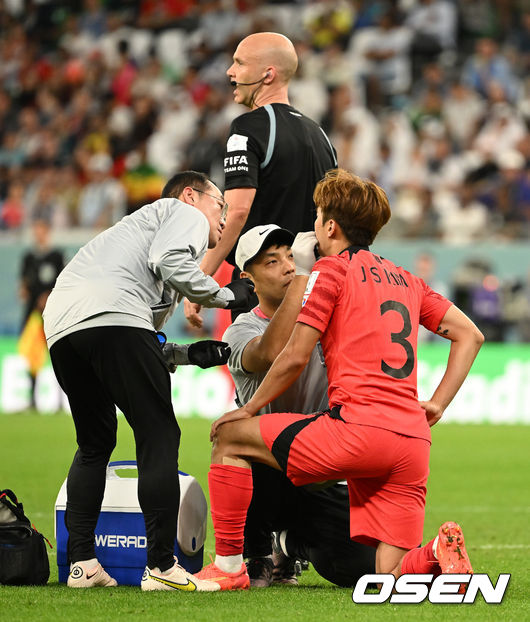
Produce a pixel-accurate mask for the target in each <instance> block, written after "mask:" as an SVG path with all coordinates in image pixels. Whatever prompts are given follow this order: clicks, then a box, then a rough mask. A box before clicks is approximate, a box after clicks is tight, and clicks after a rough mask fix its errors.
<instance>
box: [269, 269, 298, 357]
mask: <svg viewBox="0 0 530 622" xmlns="http://www.w3.org/2000/svg"><path fill="white" fill-rule="evenodd" d="M307 280H308V277H306V276H295V278H294V279H293V281H292V282H291V284H290V285H289V288H288V290H287V293H286V294H285V298H284V299H283V301H282V303H281V305H280V306H279V307H278V309H277V311H276V313H275V314H274V315H273V317H272V319H271V321H270V322H269V325H268V326H267V330H266V331H265V332H264V333H263V336H262V338H261V341H260V345H259V352H260V356H261V358H262V360H264V361H265V362H266V363H268V364H269V365H271V364H272V363H273V362H274V360H275V359H276V357H277V356H278V355H279V354H280V352H281V351H282V350H283V348H284V347H285V345H286V344H287V342H288V341H289V337H290V336H291V334H292V332H293V329H294V325H295V324H296V319H297V317H298V314H299V313H300V309H301V308H302V296H303V295H304V291H305V288H306V286H307Z"/></svg>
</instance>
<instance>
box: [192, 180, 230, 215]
mask: <svg viewBox="0 0 530 622" xmlns="http://www.w3.org/2000/svg"><path fill="white" fill-rule="evenodd" d="M191 189H192V190H195V192H200V193H201V194H205V195H207V196H209V197H212V199H215V200H216V201H217V203H219V205H220V206H221V219H222V220H226V213H227V212H228V203H225V202H224V199H223V198H222V197H216V196H215V194H210V193H209V192H204V190H199V189H198V188H193V187H192V188H191Z"/></svg>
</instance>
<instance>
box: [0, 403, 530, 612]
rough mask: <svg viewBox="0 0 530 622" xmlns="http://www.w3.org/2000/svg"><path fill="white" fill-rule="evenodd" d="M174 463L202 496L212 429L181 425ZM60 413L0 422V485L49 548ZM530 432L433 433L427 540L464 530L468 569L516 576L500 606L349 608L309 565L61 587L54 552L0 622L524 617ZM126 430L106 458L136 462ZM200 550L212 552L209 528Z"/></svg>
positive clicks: (1, 598)
mask: <svg viewBox="0 0 530 622" xmlns="http://www.w3.org/2000/svg"><path fill="white" fill-rule="evenodd" d="M180 424H181V427H182V446H181V460H180V465H181V468H182V470H184V471H187V472H189V473H191V474H193V475H194V476H195V477H196V478H197V479H198V480H199V482H200V483H201V485H202V486H203V489H204V490H205V492H206V493H207V484H206V481H207V480H206V474H207V470H208V462H209V443H208V429H209V423H208V422H207V421H204V420H200V419H181V420H180ZM74 439H75V436H74V428H73V424H72V422H71V419H70V417H68V416H66V415H54V416H39V415H35V414H32V413H26V414H20V415H5V416H4V415H0V489H1V488H12V489H13V490H14V491H15V492H16V493H17V495H18V496H19V498H20V499H21V500H22V501H23V503H24V506H25V509H26V512H27V514H28V515H29V517H30V518H31V519H32V521H33V522H34V523H35V525H36V526H37V528H38V529H39V530H40V531H42V532H43V533H44V534H45V535H46V536H47V537H48V538H49V539H50V540H51V541H52V543H53V544H54V545H55V541H54V539H53V510H54V502H55V497H56V495H57V492H58V490H59V487H60V485H61V483H62V481H63V480H64V478H65V476H66V473H67V470H68V467H69V464H70V461H71V459H72V456H73V453H74V447H75V440H74ZM529 441H530V427H524V426H513V427H508V426H505V427H500V426H498V427H494V426H462V425H445V426H443V425H439V426H437V427H436V428H435V429H434V430H433V448H432V455H431V474H430V479H429V486H428V497H427V516H426V521H425V530H424V533H425V537H426V538H429V537H432V535H431V534H435V532H436V529H437V527H438V525H440V523H442V522H443V521H445V520H457V521H458V522H460V523H461V524H462V525H463V528H464V532H465V534H466V543H467V548H468V552H469V554H470V557H471V561H472V563H473V565H474V568H475V571H477V572H487V573H488V574H489V575H490V577H492V578H493V579H494V580H496V579H497V576H498V574H499V573H501V572H509V573H511V574H512V578H511V582H510V585H509V587H508V590H507V592H506V595H505V598H504V602H503V603H502V604H500V605H486V604H485V603H484V601H483V599H482V597H481V596H480V595H479V596H478V598H477V602H476V603H475V604H473V605H431V604H430V603H424V604H422V605H390V604H384V605H354V604H353V603H352V600H351V590H349V589H340V588H336V587H334V586H332V585H330V584H329V583H327V582H326V581H325V580H324V579H321V578H320V577H319V576H318V575H317V574H316V573H315V571H314V570H313V569H310V570H309V571H307V572H304V574H303V576H302V578H301V581H300V583H301V585H300V587H299V588H292V587H291V588H289V587H274V588H270V589H267V590H250V591H249V592H240V593H217V594H199V593H177V594H174V593H161V592H154V593H146V594H144V593H142V592H141V591H140V589H139V588H133V587H125V586H122V587H118V588H116V589H108V590H103V589H99V590H68V589H67V588H66V587H65V586H64V585H61V584H59V583H58V582H57V566H56V558H55V550H53V551H51V552H50V566H51V577H50V581H49V584H48V585H47V586H46V587H38V588H37V587H24V588H23V587H5V586H4V587H0V605H1V608H2V612H3V616H2V618H4V619H6V620H10V622H15V621H19V620H21V621H22V620H23V621H24V622H27V621H32V620H36V621H37V620H38V621H50V622H51V621H55V620H75V621H76V622H84V621H85V620H86V621H88V620H90V621H91V622H94V621H95V620H109V621H114V620H116V621H119V620H124V621H125V620H127V621H128V622H129V621H130V620H141V621H144V620H145V621H148V620H149V621H150V620H153V621H157V622H160V621H164V620H176V619H178V620H182V621H184V620H186V621H188V620H189V621H194V622H195V621H202V620H204V621H207V622H224V621H227V622H228V621H229V622H237V621H239V620H241V621H245V622H246V621H248V620H253V619H256V618H257V619H260V620H263V621H265V620H274V621H278V620H289V621H295V620H303V621H306V620H319V621H320V620H322V621H334V620H337V621H339V620H345V619H351V620H356V621H357V620H361V621H362V620H370V621H376V622H377V621H379V620H400V621H408V620H421V621H423V620H444V621H445V620H492V621H493V620H495V621H497V620H502V621H503V622H508V621H511V620H514V621H515V620H517V621H519V620H529V619H530V607H529V600H530V578H529V571H530V563H529V559H530V535H529V529H528V524H529V518H530V498H529V487H528V447H529V445H530V443H529ZM133 447H134V446H133V441H132V434H131V432H130V429H129V428H128V426H127V424H126V423H125V421H124V419H123V418H122V417H120V425H119V443H118V447H117V448H116V450H115V452H114V455H113V459H118V460H124V459H134V448H133ZM205 548H206V553H207V554H208V553H213V548H214V546H213V533H212V528H211V523H210V526H209V533H208V539H207V542H206V547H205Z"/></svg>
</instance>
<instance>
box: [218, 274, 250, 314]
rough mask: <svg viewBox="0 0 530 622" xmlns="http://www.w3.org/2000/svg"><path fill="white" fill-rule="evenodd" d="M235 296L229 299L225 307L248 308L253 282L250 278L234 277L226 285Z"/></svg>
mask: <svg viewBox="0 0 530 622" xmlns="http://www.w3.org/2000/svg"><path fill="white" fill-rule="evenodd" d="M226 288H227V289H229V290H230V291H231V292H232V293H233V294H234V296H235V298H234V300H230V301H229V302H228V304H227V305H226V307H225V309H248V308H249V307H250V305H251V303H252V294H253V293H254V284H253V283H252V281H251V280H250V279H236V280H235V281H232V282H231V283H228V285H226Z"/></svg>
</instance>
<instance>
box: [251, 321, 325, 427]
mask: <svg viewBox="0 0 530 622" xmlns="http://www.w3.org/2000/svg"><path fill="white" fill-rule="evenodd" d="M320 335H321V333H320V331H319V330H317V329H316V328H313V327H312V326H308V325H307V324H302V323H301V322H298V323H297V324H296V325H295V327H294V331H293V333H292V335H291V338H290V339H289V341H288V343H287V345H286V346H285V348H284V349H283V350H282V351H281V352H280V354H279V356H278V358H277V359H276V360H275V361H274V363H273V364H272V366H271V368H270V369H269V371H268V372H267V375H266V376H265V378H264V379H263V382H262V383H261V384H260V386H259V387H258V389H257V391H256V393H254V395H253V396H252V397H251V399H250V400H249V402H248V403H247V404H245V406H243V409H244V410H246V411H247V412H248V413H250V414H252V415H255V414H257V412H258V411H259V409H260V408H262V407H263V406H265V405H266V404H268V403H269V402H271V401H272V400H273V399H274V398H276V397H278V395H281V394H282V393H283V392H284V391H285V390H286V389H288V388H289V387H290V386H291V385H292V384H293V382H294V381H295V380H296V379H297V378H298V376H299V375H300V374H301V373H302V370H303V369H304V367H305V366H306V365H307V363H308V361H309V359H310V358H311V353H312V352H313V349H314V347H315V346H316V344H317V341H318V340H319V339H320Z"/></svg>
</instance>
